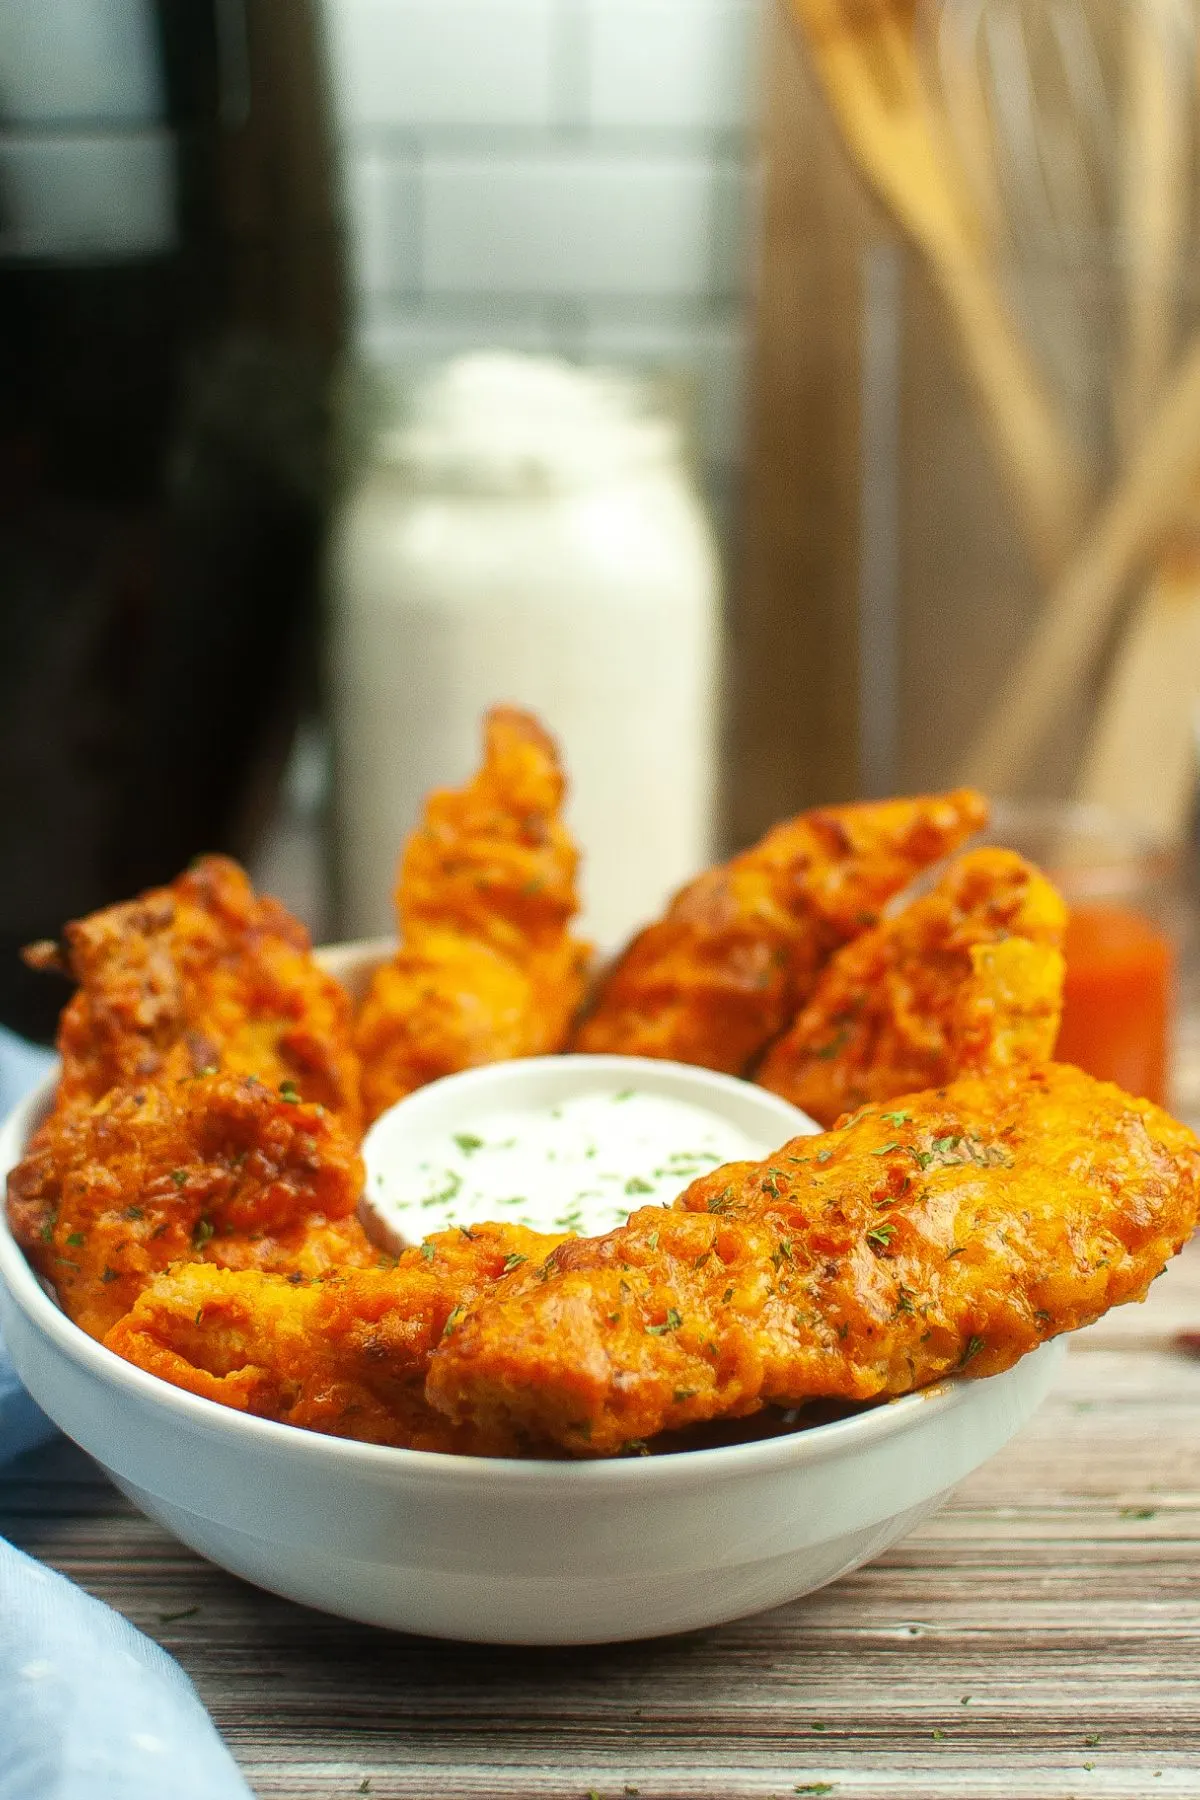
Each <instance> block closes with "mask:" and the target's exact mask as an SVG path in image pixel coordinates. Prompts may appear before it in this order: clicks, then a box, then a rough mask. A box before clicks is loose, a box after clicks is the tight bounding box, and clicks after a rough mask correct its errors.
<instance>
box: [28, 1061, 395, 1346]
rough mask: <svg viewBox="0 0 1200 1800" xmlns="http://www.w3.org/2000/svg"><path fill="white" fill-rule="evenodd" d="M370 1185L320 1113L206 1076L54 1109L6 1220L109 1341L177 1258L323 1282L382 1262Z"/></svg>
mask: <svg viewBox="0 0 1200 1800" xmlns="http://www.w3.org/2000/svg"><path fill="white" fill-rule="evenodd" d="M362 1185H363V1165H362V1160H361V1158H360V1157H359V1155H358V1151H357V1149H356V1148H355V1145H354V1143H353V1141H352V1140H351V1138H350V1137H349V1136H348V1135H347V1133H346V1131H345V1129H344V1128H343V1127H342V1125H341V1124H340V1123H339V1122H338V1120H337V1119H336V1118H335V1117H334V1115H333V1114H332V1113H329V1112H327V1111H326V1110H325V1108H324V1107H321V1106H309V1105H306V1104H304V1103H302V1102H300V1101H298V1100H296V1099H294V1098H293V1099H290V1100H289V1099H288V1098H286V1097H285V1096H284V1095H283V1094H280V1093H279V1092H277V1091H272V1090H271V1089H270V1088H268V1087H266V1086H265V1085H264V1084H263V1083H262V1082H260V1081H257V1080H255V1079H253V1078H248V1079H242V1078H241V1077H238V1076H234V1075H209V1076H201V1077H198V1078H196V1079H193V1080H187V1081H181V1082H176V1083H174V1084H172V1085H170V1086H167V1085H164V1084H162V1083H159V1082H150V1083H147V1084H146V1086H144V1087H141V1088H114V1089H112V1090H111V1092H109V1093H108V1094H106V1095H105V1096H104V1098H103V1099H101V1100H98V1101H97V1102H96V1104H95V1105H94V1106H92V1107H90V1108H87V1109H86V1110H84V1109H82V1108H79V1107H75V1108H72V1109H71V1110H69V1111H66V1112H59V1113H55V1114H53V1115H52V1116H51V1118H50V1119H49V1120H48V1121H47V1122H46V1124H45V1125H44V1126H43V1127H42V1128H41V1130H40V1131H39V1132H38V1133H37V1135H36V1137H35V1139H34V1140H33V1143H32V1145H31V1147H30V1149H29V1152H28V1154H27V1155H26V1157H25V1158H24V1160H23V1161H22V1162H20V1163H18V1164H17V1166H16V1168H15V1169H13V1170H12V1172H11V1173H10V1175H9V1177H8V1216H9V1221H10V1223H11V1225H12V1230H13V1235H14V1236H15V1238H16V1240H17V1242H18V1243H19V1244H20V1245H21V1247H22V1249H23V1250H24V1251H25V1253H26V1255H27V1256H28V1257H29V1260H30V1262H31V1263H32V1264H33V1266H34V1268H35V1269H36V1270H37V1271H38V1273H39V1274H40V1275H42V1276H44V1277H45V1279H46V1280H47V1281H49V1282H50V1283H51V1285H52V1286H53V1287H54V1289H55V1291H56V1293H57V1294H58V1298H59V1301H60V1302H61V1304H62V1307H63V1310H64V1312H66V1313H67V1314H68V1316H69V1317H70V1318H72V1319H74V1320H75V1322H76V1324H77V1325H81V1326H82V1327H83V1329H84V1330H85V1331H86V1332H89V1333H90V1334H91V1336H92V1337H97V1338H102V1337H103V1336H104V1335H105V1333H106V1332H107V1331H109V1330H110V1329H111V1328H112V1326H113V1325H114V1324H115V1323H116V1322H117V1320H118V1319H119V1318H121V1317H122V1315H123V1314H124V1313H126V1312H128V1311H129V1308H130V1307H131V1306H132V1305H133V1304H134V1301H135V1300H136V1299H137V1297H138V1295H139V1294H140V1293H141V1291H142V1289H143V1288H144V1287H145V1286H146V1284H147V1282H149V1281H150V1280H151V1279H152V1278H153V1277H154V1276H155V1275H157V1274H159V1273H160V1272H161V1271H163V1270H164V1269H166V1268H168V1267H169V1266H170V1265H171V1264H172V1263H176V1262H192V1261H201V1262H206V1263H213V1264H216V1265H217V1266H218V1267H220V1268H225V1269H268V1270H279V1271H282V1272H284V1273H289V1274H290V1273H296V1274H299V1275H303V1276H311V1275H319V1274H323V1273H325V1272H326V1271H328V1270H330V1269H333V1268H346V1267H366V1266H369V1265H370V1264H372V1263H374V1262H376V1261H377V1260H378V1256H379V1252H378V1251H377V1250H376V1249H375V1248H374V1247H373V1246H372V1245H371V1244H370V1243H369V1241H368V1239H367V1237H366V1235H365V1233H364V1232H363V1230H362V1227H361V1226H360V1225H359V1223H358V1220H357V1217H356V1214H355V1209H356V1207H357V1203H358V1197H359V1195H360V1193H361V1192H362Z"/></svg>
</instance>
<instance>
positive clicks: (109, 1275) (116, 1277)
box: [100, 1263, 121, 1286]
mask: <svg viewBox="0 0 1200 1800" xmlns="http://www.w3.org/2000/svg"><path fill="white" fill-rule="evenodd" d="M100 1279H101V1281H102V1282H104V1284H105V1286H107V1285H108V1283H109V1282H110V1281H120V1279H121V1271H120V1270H119V1269H110V1268H109V1266H108V1264H107V1263H105V1265H104V1272H103V1274H102V1275H101V1277H100Z"/></svg>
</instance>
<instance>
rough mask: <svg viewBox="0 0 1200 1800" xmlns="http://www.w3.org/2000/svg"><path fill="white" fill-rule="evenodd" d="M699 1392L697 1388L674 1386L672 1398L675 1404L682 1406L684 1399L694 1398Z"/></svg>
mask: <svg viewBox="0 0 1200 1800" xmlns="http://www.w3.org/2000/svg"><path fill="white" fill-rule="evenodd" d="M699 1392H700V1389H699V1388H676V1389H675V1393H674V1395H673V1399H674V1400H675V1403H676V1405H677V1406H682V1405H683V1403H684V1401H685V1400H694V1399H695V1398H696V1395H697V1394H698V1393H699Z"/></svg>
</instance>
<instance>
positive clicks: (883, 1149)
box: [871, 1144, 900, 1156]
mask: <svg viewBox="0 0 1200 1800" xmlns="http://www.w3.org/2000/svg"><path fill="white" fill-rule="evenodd" d="M899 1148H900V1146H899V1144H881V1145H880V1147H879V1149H878V1150H872V1152H871V1155H872V1156H890V1155H891V1154H892V1151H893V1150H898V1149H899Z"/></svg>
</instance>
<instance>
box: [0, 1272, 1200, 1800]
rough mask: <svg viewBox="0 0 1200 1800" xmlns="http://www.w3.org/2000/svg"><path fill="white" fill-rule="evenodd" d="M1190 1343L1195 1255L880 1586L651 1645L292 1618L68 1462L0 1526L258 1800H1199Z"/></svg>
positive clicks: (877, 1568)
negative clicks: (152, 1658) (827, 1797)
mask: <svg viewBox="0 0 1200 1800" xmlns="http://www.w3.org/2000/svg"><path fill="white" fill-rule="evenodd" d="M1192 1328H1200V1252H1197V1251H1193V1252H1189V1253H1188V1254H1187V1255H1186V1256H1185V1257H1183V1258H1181V1259H1180V1260H1179V1261H1178V1262H1177V1263H1176V1264H1175V1265H1174V1266H1173V1267H1172V1269H1171V1270H1170V1272H1169V1273H1168V1274H1167V1275H1166V1276H1165V1277H1163V1278H1162V1279H1161V1280H1160V1281H1159V1282H1158V1283H1156V1284H1155V1287H1154V1290H1153V1292H1152V1298H1151V1300H1150V1301H1149V1302H1148V1303H1147V1305H1146V1306H1144V1307H1129V1308H1125V1309H1124V1310H1123V1311H1120V1312H1118V1313H1116V1314H1114V1315H1112V1316H1111V1317H1110V1318H1109V1319H1106V1320H1104V1321H1103V1322H1102V1323H1101V1324H1100V1325H1099V1326H1097V1327H1095V1328H1094V1329H1093V1330H1092V1331H1091V1332H1088V1333H1086V1334H1084V1335H1083V1336H1082V1337H1081V1338H1080V1339H1078V1340H1077V1342H1076V1345H1075V1346H1074V1347H1073V1349H1072V1353H1071V1355H1070V1356H1069V1357H1068V1358H1067V1360H1066V1363H1065V1365H1064V1369H1063V1373H1062V1375H1061V1377H1060V1379H1059V1382H1058V1385H1057V1388H1056V1390H1055V1391H1054V1393H1053V1394H1052V1396H1051V1397H1050V1399H1049V1400H1048V1401H1047V1402H1046V1404H1045V1406H1044V1407H1043V1408H1042V1410H1041V1412H1040V1413H1039V1414H1038V1415H1037V1417H1036V1418H1035V1419H1034V1420H1033V1422H1032V1423H1031V1424H1030V1425H1029V1426H1028V1427H1027V1428H1026V1430H1025V1431H1024V1432H1023V1433H1022V1434H1021V1436H1020V1437H1019V1438H1018V1439H1017V1440H1016V1441H1015V1442H1014V1443H1013V1444H1011V1445H1010V1446H1009V1448H1008V1449H1007V1450H1006V1451H1005V1452H1003V1453H1002V1454H1001V1455H1000V1456H998V1457H997V1458H995V1460H994V1461H993V1462H991V1463H989V1464H988V1465H987V1466H986V1467H985V1468H983V1469H982V1470H980V1471H979V1472H978V1473H977V1474H976V1475H975V1476H973V1477H972V1478H971V1479H970V1480H969V1481H967V1482H966V1483H964V1485H963V1486H962V1487H961V1488H960V1489H959V1490H958V1493H957V1494H956V1496H955V1497H954V1499H953V1500H952V1501H951V1503H950V1504H949V1505H947V1506H946V1507H945V1508H944V1509H943V1511H942V1512H941V1513H939V1514H937V1515H936V1516H935V1517H934V1518H933V1519H931V1520H929V1521H928V1522H927V1523H926V1524H925V1525H923V1526H922V1527H921V1528H920V1529H919V1530H918V1531H916V1532H914V1533H913V1535H912V1536H911V1537H909V1538H907V1539H906V1540H905V1541H904V1542H903V1543H901V1544H900V1545H898V1546H897V1547H896V1548H894V1549H893V1550H891V1551H889V1552H888V1554H887V1555H886V1556H884V1557H882V1558H881V1559H880V1560H879V1561H878V1562H877V1563H874V1564H873V1565H872V1566H871V1567H869V1568H866V1569H862V1570H860V1571H859V1572H858V1573H857V1574H854V1575H851V1576H849V1577H847V1578H846V1579H844V1580H842V1581H839V1582H837V1583H836V1584H835V1585H833V1586H832V1587H829V1588H826V1589H825V1590H824V1591H823V1592H821V1593H818V1594H815V1595H812V1596H811V1597H810V1598H808V1599H807V1600H802V1601H798V1602H796V1603H795V1604H793V1605H791V1606H787V1607H784V1608H782V1609H781V1610H779V1611H778V1612H774V1613H769V1614H765V1615H763V1616H761V1617H759V1618H754V1619H746V1620H743V1621H741V1622H740V1623H737V1624H733V1625H726V1626H722V1627H720V1628H719V1629H716V1630H713V1631H707V1632H701V1633H696V1634H693V1635H691V1636H688V1637H682V1638H674V1639H660V1640H658V1641H657V1642H653V1643H647V1644H631V1645H619V1646H615V1647H612V1646H610V1647H606V1648H600V1649H569V1650H545V1651H533V1650H512V1649H504V1650H493V1649H488V1648H484V1647H480V1646H470V1645H455V1644H446V1643H435V1642H432V1641H428V1640H423V1639H416V1638H406V1637H402V1636H398V1635H394V1634H389V1633H387V1632H383V1631H377V1630H373V1629H369V1628H367V1627H364V1626H359V1625H352V1624H348V1623H346V1622H345V1621H343V1620H339V1619H334V1618H328V1617H325V1616H323V1615H322V1614H320V1613H315V1612H309V1611H306V1610H305V1609H304V1608H302V1607H298V1606H293V1605H291V1604H290V1603H288V1602H286V1601H283V1600H278V1599H275V1598H273V1597H272V1596H270V1595H267V1594H263V1593H260V1592H259V1591H257V1590H256V1589H254V1588H251V1587H249V1586H247V1585H246V1584H245V1583H243V1582H240V1581H237V1580H235V1579H233V1578H232V1577H231V1576H228V1575H225V1574H223V1573H222V1572H221V1571H220V1570H219V1569H215V1568H213V1567H211V1566H210V1565H208V1564H206V1563H204V1562H202V1561H201V1560H200V1559H199V1558H198V1557H196V1556H194V1555H193V1554H192V1553H191V1552H190V1551H188V1550H185V1549H183V1548H182V1547H181V1546H180V1545H178V1544H176V1543H175V1542H174V1541H173V1540H172V1539H171V1538H169V1537H167V1536H166V1535H165V1534H164V1533H163V1532H162V1531H161V1530H160V1529H159V1528H158V1527H157V1526H155V1525H152V1524H151V1523H150V1522H149V1520H147V1519H144V1518H142V1517H141V1516H140V1515H139V1514H138V1513H136V1512H135V1511H134V1510H133V1509H132V1507H130V1506H129V1505H128V1504H127V1503H126V1502H125V1501H124V1500H123V1499H122V1498H121V1497H120V1496H119V1495H118V1494H117V1493H116V1492H115V1491H114V1489H113V1488H112V1487H110V1486H109V1484H108V1483H107V1481H106V1480H105V1479H104V1478H103V1477H102V1476H101V1475H100V1474H99V1472H98V1471H97V1470H96V1468H95V1467H94V1465H92V1464H91V1463H89V1462H88V1460H87V1459H86V1458H85V1457H83V1456H82V1455H81V1454H80V1453H79V1452H77V1451H75V1450H74V1449H73V1448H71V1447H69V1446H65V1445H60V1446H57V1447H55V1448H54V1449H51V1450H49V1451H44V1452H41V1453H38V1454H37V1455H34V1456H32V1457H29V1458H26V1459H25V1461H24V1462H23V1463H22V1464H19V1465H17V1468H16V1471H15V1472H14V1473H13V1474H11V1475H10V1476H9V1477H8V1478H7V1479H6V1480H4V1481H3V1482H2V1483H0V1532H3V1533H4V1534H5V1535H7V1536H8V1537H9V1538H11V1540H12V1541H13V1542H15V1543H17V1544H18V1545H19V1546H21V1547H22V1548H23V1549H25V1550H28V1551H29V1552H30V1553H31V1554H33V1555H35V1556H38V1557H41V1558H42V1559H44V1560H45V1561H46V1562H47V1563H50V1564H52V1565H53V1566H54V1567H55V1568H58V1569H61V1570H62V1571H63V1572H64V1573H65V1574H68V1575H70V1576H71V1577H72V1579H73V1580H75V1581H77V1582H79V1583H80V1584H81V1586H83V1587H84V1588H86V1589H87V1590H88V1591H89V1592H90V1593H93V1594H96V1595H98V1596H99V1597H100V1598H101V1599H103V1600H106V1601H108V1602H109V1603H110V1604H112V1605H114V1606H116V1607H118V1608H119V1609H120V1610H121V1611H122V1612H123V1613H125V1614H126V1615H127V1617H129V1618H130V1619H132V1620H133V1621H134V1623H135V1624H136V1625H138V1626H140V1627H141V1629H142V1630H144V1631H145V1632H147V1633H148V1634H149V1635H150V1636H151V1637H153V1638H155V1639H157V1640H158V1642H159V1643H161V1644H162V1645H163V1646H164V1647H165V1648H166V1649H168V1650H170V1651H171V1652H172V1653H173V1654H174V1655H175V1656H177V1657H178V1658H179V1660H180V1662H181V1663H182V1664H183V1666H184V1668H185V1669H186V1670H187V1671H188V1673H189V1674H190V1675H191V1676H192V1677H193V1679H194V1681H195V1682H196V1685H197V1687H198V1688H199V1691H200V1694H201V1696H202V1698H203V1699H204V1701H205V1702H206V1704H207V1705H208V1706H209V1707H210V1709H211V1710H212V1713H213V1715H214V1717H215V1719H216V1721H217V1724H218V1726H219V1727H220V1729H221V1731H222V1732H223V1734H224V1736H225V1738H226V1740H227V1742H228V1743H229V1745H230V1747H231V1749H232V1750H233V1753H234V1755H235V1756H236V1757H237V1759H238V1761H239V1762H240V1764H241V1766H242V1767H243V1769H244V1770H245V1772H246V1776H247V1778H248V1780H249V1782H250V1784H251V1786H252V1787H253V1788H254V1790H255V1792H256V1793H257V1794H258V1795H259V1796H261V1800H341V1797H342V1796H347V1797H351V1796H362V1795H367V1796H371V1797H372V1800H401V1797H403V1800H458V1797H459V1796H462V1797H464V1800H465V1797H466V1796H473V1797H475V1800H479V1797H481V1796H495V1797H497V1800H499V1797H502V1796H521V1797H522V1800H524V1797H528V1800H544V1797H547V1800H548V1797H550V1796H553V1797H554V1800H587V1797H588V1796H589V1795H597V1796H603V1800H610V1797H611V1800H626V1797H632V1795H633V1794H634V1792H635V1791H636V1793H637V1795H639V1796H640V1797H641V1800H721V1797H723V1796H742V1795H753V1796H760V1797H766V1796H779V1797H780V1800H784V1797H786V1796H789V1795H792V1794H795V1793H805V1792H820V1793H826V1792H827V1793H830V1794H832V1795H833V1796H834V1797H835V1800H866V1797H874V1796H879V1797H880V1800H890V1797H892V1796H905V1797H907V1800H975V1796H988V1797H989V1800H991V1797H995V1800H1026V1797H1028V1800H1042V1797H1053V1800H1066V1797H1067V1796H1072V1795H1075V1796H1080V1797H1091V1796H1097V1797H1103V1800H1113V1797H1114V1796H1120V1797H1121V1800H1141V1796H1148V1797H1149V1800H1155V1797H1156V1796H1158V1795H1180V1794H1186V1795H1194V1796H1200V1360H1198V1359H1195V1358H1193V1357H1191V1356H1189V1355H1188V1354H1187V1353H1186V1352H1184V1351H1182V1350H1180V1349H1179V1347H1178V1346H1177V1344H1176V1337H1175V1334H1176V1333H1177V1332H1178V1331H1180V1330H1187V1329H1192ZM825 1784H828V1785H825ZM167 1791H169V1789H168V1790H167Z"/></svg>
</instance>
